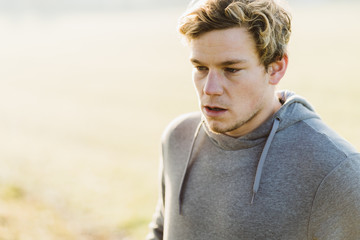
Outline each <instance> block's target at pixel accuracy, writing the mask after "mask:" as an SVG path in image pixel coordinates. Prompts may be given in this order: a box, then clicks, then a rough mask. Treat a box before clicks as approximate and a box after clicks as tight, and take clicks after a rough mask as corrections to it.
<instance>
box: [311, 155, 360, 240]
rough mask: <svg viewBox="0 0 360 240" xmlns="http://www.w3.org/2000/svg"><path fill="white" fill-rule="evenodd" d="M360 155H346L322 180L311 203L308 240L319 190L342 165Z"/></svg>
mask: <svg viewBox="0 0 360 240" xmlns="http://www.w3.org/2000/svg"><path fill="white" fill-rule="evenodd" d="M356 155H358V153H352V154H349V155H346V154H345V158H344V159H343V160H342V161H341V162H339V164H338V165H336V166H335V167H334V168H333V169H332V170H331V171H330V172H329V173H328V174H326V176H325V177H324V178H323V179H322V180H321V182H320V184H319V186H318V187H317V189H316V192H315V195H314V198H313V201H312V203H311V211H310V216H309V220H308V228H307V232H308V234H307V238H308V239H309V240H311V239H312V238H310V235H309V234H310V222H311V218H312V214H313V210H314V203H315V200H316V198H317V196H318V193H319V190H320V188H321V187H322V185H323V184H324V182H325V181H326V179H327V178H329V176H330V175H332V174H333V173H334V172H335V171H337V170H338V169H339V168H340V167H341V166H342V165H344V164H345V163H347V162H348V161H350V159H351V158H352V157H353V156H356Z"/></svg>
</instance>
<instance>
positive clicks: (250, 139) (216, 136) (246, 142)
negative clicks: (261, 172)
mask: <svg viewBox="0 0 360 240" xmlns="http://www.w3.org/2000/svg"><path fill="white" fill-rule="evenodd" d="M273 122H274V116H272V117H270V118H269V119H268V120H266V121H265V122H264V123H262V124H261V125H260V126H259V127H258V128H256V129H255V130H253V131H252V132H250V133H248V134H247V135H244V136H241V137H238V138H234V137H230V136H228V135H225V134H221V133H215V132H213V131H211V130H210V129H209V127H208V126H207V124H203V128H204V130H205V132H206V134H207V135H208V136H209V138H210V140H211V141H212V142H213V143H214V144H215V145H216V146H218V147H219V148H221V149H223V150H226V151H236V150H240V149H247V148H252V147H255V146H257V145H259V144H261V143H263V142H265V141H266V139H267V136H268V135H269V133H270V131H271V128H272V125H273Z"/></svg>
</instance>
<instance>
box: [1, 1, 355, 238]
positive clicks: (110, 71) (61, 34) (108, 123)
mask: <svg viewBox="0 0 360 240" xmlns="http://www.w3.org/2000/svg"><path fill="white" fill-rule="evenodd" d="M186 5H187V1H186V0H177V1H175V0H172V1H169V0H157V1H156V0H152V1H146V0H137V1H134V0H133V1H125V0H123V1H120V0H91V1H90V0H63V1H60V0H52V1H50V0H37V1H36V0H12V1H8V0H1V1H0V239H4V240H13V239H18V240H28V239H29V240H30V239H31V240H32V239H36V240H42V239H45V240H52V239H54V240H57V239H59V240H60V239H62V240H70V239H80V240H82V239H83V240H92V239H94V240H95V239H97V240H102V239H109V240H119V239H127V240H138V239H139V240H140V239H144V236H145V235H146V232H147V225H148V223H149V221H150V219H151V215H152V213H153V210H154V207H155V202H156V198H157V175H158V173H157V169H158V158H159V154H160V138H161V134H162V131H163V129H164V128H165V126H166V125H167V124H168V123H169V122H170V121H171V120H172V119H173V118H174V117H176V116H178V115H179V114H182V113H186V112H189V111H196V110H197V99H196V95H195V93H194V90H193V89H192V88H193V87H192V83H191V66H190V64H189V63H188V49H187V47H186V46H184V45H183V44H182V43H181V40H180V37H179V35H178V34H177V32H176V25H177V18H178V17H179V16H180V14H181V13H182V12H183V11H184V10H185V8H186ZM290 6H291V11H292V15H293V36H292V40H291V43H290V51H289V53H290V66H289V69H288V73H287V75H286V77H285V78H284V79H283V80H282V83H281V86H280V88H287V89H291V90H293V91H295V92H297V93H298V94H301V95H302V96H304V97H306V98H307V99H308V100H309V101H311V103H312V104H313V105H314V106H315V108H316V110H317V111H318V112H319V113H320V114H321V116H322V118H323V119H324V120H325V121H326V122H327V123H328V124H329V125H330V126H331V127H332V128H334V129H335V130H336V131H338V132H339V133H340V134H341V135H343V136H344V137H345V138H347V139H348V140H349V141H351V142H352V143H353V144H354V145H355V147H356V148H357V149H360V131H359V122H360V108H359V105H360V91H359V90H360V73H359V70H360V69H359V56H360V46H359V38H360V15H359V14H358V13H359V12H360V4H359V3H357V1H340V0H339V1H330V0H328V1H326V0H322V1H320V0H318V1H315V0H312V1H310V0H309V1H304V0H299V1H296V0H292V1H290Z"/></svg>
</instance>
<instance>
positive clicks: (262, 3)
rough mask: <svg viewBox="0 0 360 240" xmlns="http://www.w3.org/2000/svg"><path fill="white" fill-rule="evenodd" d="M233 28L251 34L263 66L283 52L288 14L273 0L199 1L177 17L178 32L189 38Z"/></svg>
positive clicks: (285, 46)
mask: <svg viewBox="0 0 360 240" xmlns="http://www.w3.org/2000/svg"><path fill="white" fill-rule="evenodd" d="M234 27H245V28H246V29H247V30H248V32H249V33H250V34H251V35H252V36H253V38H254V40H255V43H256V50H257V52H258V54H259V59H260V62H261V63H262V64H263V65H264V66H265V67H266V69H267V67H268V66H269V64H271V63H272V62H275V61H277V60H280V59H282V58H283V56H284V54H286V51H287V44H288V42H289V39H290V34H291V16H290V14H289V13H288V12H287V11H286V10H285V8H284V7H283V6H282V5H280V4H279V3H278V2H276V1H275V0H201V1H197V2H195V3H193V4H192V5H191V6H190V7H189V9H188V10H187V11H186V12H185V14H184V15H183V16H181V17H180V20H179V32H180V33H181V34H183V35H184V36H185V37H186V38H187V39H188V40H189V41H191V40H192V39H196V38H198V37H199V36H201V35H202V34H204V33H206V32H210V31H213V30H221V29H228V28H234Z"/></svg>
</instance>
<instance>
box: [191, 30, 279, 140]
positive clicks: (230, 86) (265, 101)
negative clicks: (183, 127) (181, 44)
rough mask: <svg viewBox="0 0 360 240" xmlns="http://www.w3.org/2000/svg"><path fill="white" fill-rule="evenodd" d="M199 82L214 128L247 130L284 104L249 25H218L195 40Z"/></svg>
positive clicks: (193, 52)
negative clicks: (248, 29)
mask: <svg viewBox="0 0 360 240" xmlns="http://www.w3.org/2000/svg"><path fill="white" fill-rule="evenodd" d="M190 48H191V62H192V64H193V65H194V70H193V81H194V84H195V87H196V90H197V93H198V97H199V103H200V107H201V111H202V113H203V115H204V116H205V118H206V123H207V125H208V126H209V128H210V129H211V130H212V131H214V132H218V133H224V134H227V135H229V136H233V137H238V136H242V135H245V134H247V133H249V132H251V131H252V130H254V129H255V128H256V127H258V126H259V125H260V124H261V123H262V122H264V121H265V120H266V119H267V118H268V117H270V116H271V115H272V114H273V113H274V112H275V111H276V110H277V109H278V108H279V107H280V103H279V101H278V100H276V98H275V93H274V92H275V88H274V84H270V83H269V79H270V73H267V71H266V70H265V67H264V65H262V64H261V63H260V61H259V56H258V54H257V52H256V49H255V42H254V40H253V38H252V36H251V35H250V34H249V33H248V32H247V30H246V29H244V28H230V29H225V30H214V31H211V32H208V33H205V34H203V35H201V36H200V37H198V38H196V39H193V40H191V41H190Z"/></svg>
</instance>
